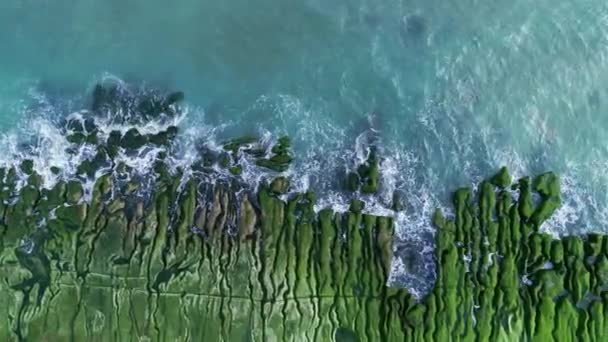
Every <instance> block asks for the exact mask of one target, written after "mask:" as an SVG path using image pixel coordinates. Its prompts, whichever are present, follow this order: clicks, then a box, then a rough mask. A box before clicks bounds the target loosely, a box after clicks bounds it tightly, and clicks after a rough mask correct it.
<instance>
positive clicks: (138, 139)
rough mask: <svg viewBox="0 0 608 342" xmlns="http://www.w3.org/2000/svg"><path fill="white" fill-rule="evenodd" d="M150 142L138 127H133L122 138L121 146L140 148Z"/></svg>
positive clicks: (133, 148)
mask: <svg viewBox="0 0 608 342" xmlns="http://www.w3.org/2000/svg"><path fill="white" fill-rule="evenodd" d="M147 142H148V138H147V137H146V136H144V135H141V134H140V133H139V131H138V130H137V129H136V128H131V129H130V130H128V131H127V133H125V134H124V135H123V136H122V138H121V139H120V146H121V147H123V148H126V149H132V150H135V149H138V148H140V147H142V146H144V145H145V144H146V143H147Z"/></svg>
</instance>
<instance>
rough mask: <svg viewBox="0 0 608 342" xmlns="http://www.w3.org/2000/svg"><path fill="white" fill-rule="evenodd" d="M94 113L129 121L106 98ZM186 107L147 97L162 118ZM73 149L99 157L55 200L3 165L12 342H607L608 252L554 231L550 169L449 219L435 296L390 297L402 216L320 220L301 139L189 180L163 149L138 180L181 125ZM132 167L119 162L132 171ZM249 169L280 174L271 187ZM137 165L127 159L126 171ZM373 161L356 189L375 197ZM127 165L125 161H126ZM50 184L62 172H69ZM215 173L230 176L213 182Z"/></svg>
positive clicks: (95, 131) (4, 271)
mask: <svg viewBox="0 0 608 342" xmlns="http://www.w3.org/2000/svg"><path fill="white" fill-rule="evenodd" d="M94 96H95V97H94V101H93V112H96V111H102V110H116V107H117V106H119V107H121V106H122V108H123V109H124V107H127V106H133V102H128V101H127V102H126V103H125V102H120V101H116V100H115V97H116V94H114V93H113V90H112V89H106V88H103V87H97V88H96V89H95V92H94ZM182 97H183V94H181V93H174V94H170V95H168V96H165V97H160V98H151V99H144V100H139V102H137V108H139V110H140V111H141V108H144V109H145V112H146V113H148V114H149V115H152V116H158V115H164V114H166V113H167V112H170V111H173V110H174V109H175V107H174V103H175V102H176V101H179V100H180V99H181V98H182ZM66 126H67V127H68V128H69V131H68V132H66V135H67V139H68V141H70V142H71V143H72V144H74V145H75V146H95V149H94V151H96V153H95V154H94V155H92V156H91V158H87V159H85V160H83V161H82V163H81V164H80V165H78V166H77V168H76V174H75V175H74V177H72V178H70V179H65V180H63V179H59V181H57V182H56V183H54V184H53V185H52V186H49V187H45V185H44V184H43V181H42V176H41V175H40V174H38V173H37V172H36V168H35V167H34V163H33V162H32V161H31V160H24V161H23V162H21V163H20V164H19V165H15V166H12V167H5V168H0V341H337V342H347V341H349V342H350V341H452V340H453V341H457V340H479V341H517V340H534V341H551V340H556V341H575V340H576V341H598V340H602V339H603V337H604V336H605V335H606V326H605V322H606V320H605V318H604V317H605V314H606V310H607V309H608V306H607V305H606V300H607V297H608V241H606V240H607V239H606V237H605V236H604V235H598V234H592V235H587V236H572V237H564V238H561V239H556V238H554V237H552V236H550V235H547V234H544V233H542V232H541V231H540V230H539V229H540V226H541V225H542V224H543V222H545V221H546V220H548V219H549V218H550V217H551V215H552V214H553V213H554V212H555V210H556V209H557V208H558V207H559V206H560V203H561V198H560V186H559V179H558V177H557V176H556V175H555V174H553V173H546V174H542V175H539V176H537V177H535V178H528V177H525V178H521V179H519V180H515V181H514V180H512V178H511V176H510V174H509V172H508V170H507V169H506V168H503V169H501V170H500V171H499V172H498V173H497V174H496V175H495V176H493V177H490V178H489V180H487V181H484V182H482V183H481V184H480V185H479V186H478V188H477V192H476V193H474V192H473V191H472V190H471V189H469V188H463V189H459V190H457V191H456V192H455V193H454V196H453V202H454V209H455V210H454V214H453V215H451V216H453V217H451V216H450V217H446V216H444V214H443V213H442V212H441V211H439V210H438V211H437V212H436V213H435V215H434V217H433V218H432V221H433V223H434V225H435V226H436V228H437V231H436V235H435V239H436V267H437V269H436V272H437V279H436V283H435V285H434V287H433V290H432V291H431V292H430V293H428V294H426V296H424V297H423V298H415V297H414V296H412V295H411V294H410V293H408V290H407V289H402V288H391V287H388V286H387V280H388V277H389V272H390V270H391V262H392V258H393V248H392V240H393V231H394V229H395V228H396V227H395V226H394V225H395V222H394V220H393V218H392V217H384V216H376V215H372V214H370V213H368V212H366V211H365V203H364V202H363V201H360V200H357V199H355V200H353V202H352V204H351V206H350V209H349V210H348V211H346V212H341V213H338V212H334V211H332V210H331V209H322V210H320V211H317V210H315V209H316V206H315V205H316V204H317V198H316V197H317V196H316V195H315V194H314V193H312V192H307V193H294V192H293V191H291V190H290V180H289V178H288V177H287V176H286V175H282V174H280V172H282V171H284V170H286V169H288V167H289V163H290V162H291V161H292V160H293V158H294V156H293V155H292V153H291V150H290V147H291V142H290V140H289V139H288V138H287V137H283V138H281V139H279V140H278V141H277V142H276V144H274V145H273V146H270V147H268V148H267V149H266V150H265V149H263V148H262V146H261V145H260V144H259V142H258V141H257V139H255V138H249V137H246V138H240V139H235V140H232V141H228V142H226V143H225V144H223V146H222V150H223V152H221V153H206V154H204V156H203V158H201V161H200V162H198V163H195V164H193V165H192V166H191V170H184V169H182V168H176V169H172V168H171V167H170V160H168V158H167V156H166V154H165V153H159V154H158V155H157V156H156V158H155V161H154V165H153V166H152V169H153V172H152V175H148V176H142V175H139V176H138V174H137V172H134V171H136V170H133V168H132V167H130V166H128V165H127V164H126V163H124V158H123V157H124V155H125V153H126V154H128V153H130V152H133V153H135V152H136V151H140V150H141V149H142V148H145V146H153V147H154V146H156V147H158V146H166V145H170V144H171V141H172V139H174V138H175V136H176V135H177V132H178V129H177V127H175V126H168V127H166V128H165V129H164V130H162V131H161V132H155V133H140V132H139V131H138V130H137V129H136V128H130V129H128V130H124V131H119V130H112V131H110V132H102V130H101V129H100V127H98V126H97V125H96V123H95V121H94V120H85V119H83V120H71V121H68V122H67V124H66ZM121 156H123V157H121ZM243 156H248V157H249V158H251V160H253V163H254V164H255V165H257V166H259V167H263V168H267V169H269V170H272V171H273V172H275V176H274V177H271V178H269V179H267V180H266V181H264V182H262V184H261V185H260V186H259V187H258V188H257V189H252V188H250V187H247V185H246V184H243V183H242V182H240V181H239V178H240V176H241V174H242V172H243V170H244V168H245V167H248V166H247V165H244V164H243V163H244V160H245V159H243V158H244V157H243ZM121 158H123V159H121ZM378 158H379V156H377V155H376V153H375V151H374V152H373V153H372V154H370V156H369V158H368V160H367V161H366V162H365V163H363V164H362V165H360V166H359V167H358V169H357V170H356V172H353V173H350V174H348V175H346V176H345V182H344V184H345V187H346V188H347V189H348V190H350V191H353V192H354V194H355V198H356V197H357V194H365V195H364V196H362V198H364V197H365V196H369V195H370V194H374V193H375V192H377V191H378V188H379V186H380V177H381V172H380V170H379V166H378ZM121 160H123V161H121ZM51 171H52V173H54V174H59V173H60V172H61V170H60V169H58V168H53V169H52V170H51ZM212 173H219V174H223V175H225V176H226V177H224V178H221V179H222V180H221V181H210V179H212V178H210V177H209V175H210V174H212Z"/></svg>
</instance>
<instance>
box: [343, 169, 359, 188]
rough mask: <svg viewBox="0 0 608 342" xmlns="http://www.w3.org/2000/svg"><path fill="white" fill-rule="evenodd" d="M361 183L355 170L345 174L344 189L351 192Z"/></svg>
mask: <svg viewBox="0 0 608 342" xmlns="http://www.w3.org/2000/svg"><path fill="white" fill-rule="evenodd" d="M360 185H361V177H359V174H358V173H356V172H349V173H348V174H347V175H346V181H345V186H346V190H348V191H351V192H356V191H357V190H359V186H360Z"/></svg>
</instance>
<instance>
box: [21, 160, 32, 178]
mask: <svg viewBox="0 0 608 342" xmlns="http://www.w3.org/2000/svg"><path fill="white" fill-rule="evenodd" d="M21 171H22V172H23V173H25V174H26V175H31V174H32V173H33V172H34V161H33V160H31V159H26V160H24V161H22V162H21Z"/></svg>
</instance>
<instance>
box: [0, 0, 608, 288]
mask: <svg viewBox="0 0 608 342" xmlns="http://www.w3.org/2000/svg"><path fill="white" fill-rule="evenodd" d="M607 57H608V4H607V3H605V2H602V1H598V0H577V1H574V0H564V1H549V0H540V1H528V0H515V1H502V0H501V1H480V0H465V1H439V0H424V1H422V0H410V1H394V0H388V1H378V0H373V1H372V0H367V1H361V0H349V1H346V0H339V1H321V0H300V1H292V0H287V1H278V0H260V1H255V2H252V1H244V0H229V1H200V0H184V1H178V2H167V1H161V0H104V1H99V0H78V1H76V0H56V1H43V0H19V1H18V0H4V1H2V2H0V136H1V137H0V148H1V150H0V151H1V153H0V162H1V163H3V164H11V163H15V161H16V160H19V158H24V157H26V156H27V157H32V156H34V158H35V160H36V167H37V168H38V169H39V170H40V171H43V170H44V169H45V168H48V166H50V165H52V164H59V165H60V166H64V169H66V170H68V169H69V167H67V166H68V165H69V164H70V161H69V160H66V158H67V157H66V154H65V153H64V150H65V146H66V142H65V140H64V137H63V136H62V135H61V134H60V132H59V131H58V130H57V128H56V126H57V125H56V123H57V122H59V121H60V119H61V118H63V117H65V116H66V115H68V114H70V113H72V112H74V111H77V110H80V109H82V108H84V107H85V106H86V103H87V101H88V96H89V94H90V92H91V90H92V88H93V86H94V85H95V83H96V82H99V81H105V82H114V83H120V84H124V87H125V88H129V89H137V88H141V87H144V86H145V87H151V88H156V89H163V90H164V89H166V90H182V91H184V92H185V94H186V104H185V106H186V107H187V114H186V115H185V117H183V118H182V119H181V120H180V121H179V125H180V127H181V128H182V135H181V137H180V138H181V139H182V140H183V143H184V146H188V141H192V140H195V139H198V140H200V139H205V140H206V141H208V142H209V143H210V144H214V143H216V142H219V141H221V140H222V139H225V138H228V137H234V136H237V135H241V134H257V135H260V136H263V137H265V138H267V139H276V137H278V136H280V135H282V134H289V135H290V136H291V137H292V138H293V140H294V144H295V150H296V155H297V160H296V163H295V165H294V166H293V168H292V169H291V170H290V171H288V173H290V174H291V175H292V177H294V181H295V183H296V184H295V186H296V189H297V190H304V189H309V188H310V189H313V190H316V191H317V192H318V194H319V197H320V204H319V206H333V207H334V208H336V209H338V210H340V209H342V210H343V209H344V208H345V207H346V205H347V203H348V199H349V197H348V195H347V194H344V193H342V192H341V191H340V189H339V187H338V185H337V184H336V180H337V179H338V176H339V175H341V174H343V172H344V170H345V169H347V168H349V167H352V166H353V165H354V163H355V162H356V160H358V159H362V158H364V157H365V151H366V147H367V146H368V143H369V141H370V140H373V141H375V142H376V143H377V144H378V145H379V146H380V149H381V153H382V156H383V161H382V170H383V177H384V180H383V184H382V191H381V194H380V195H378V196H375V197H370V198H368V199H367V201H368V206H367V207H368V210H370V211H374V212H378V213H385V214H388V215H393V216H395V217H396V222H397V225H398V226H397V236H396V248H395V254H396V256H397V257H398V258H396V261H395V263H394V265H393V266H394V270H393V274H392V279H391V282H392V283H393V284H396V285H401V286H407V287H409V288H411V289H413V290H417V291H419V292H421V293H423V292H424V291H426V290H428V286H429V285H428V284H430V282H428V280H432V279H433V277H434V275H433V257H432V255H433V251H432V246H433V244H432V236H433V228H432V227H431V225H430V222H429V218H430V214H431V213H432V211H433V210H434V208H435V207H437V206H443V207H447V206H449V194H450V190H453V189H455V188H456V187H459V186H465V185H471V184H474V183H476V182H477V181H479V180H480V179H482V178H483V177H486V176H488V175H490V174H491V173H492V172H494V171H496V170H497V168H498V167H500V166H502V165H506V166H508V167H509V168H511V169H512V170H513V171H514V173H515V175H516V176H517V175H520V176H522V175H526V174H535V173H539V172H543V171H547V170H553V171H556V172H558V173H560V175H561V176H562V179H563V184H562V186H563V192H564V201H565V203H564V206H563V207H562V209H560V211H559V212H558V214H557V215H556V216H555V218H554V219H552V220H551V221H550V222H548V223H546V224H545V226H544V227H543V229H545V230H546V231H549V232H552V233H555V234H577V233H582V232H585V231H603V232H608V223H607V220H608V208H607V205H608V196H607V195H606V192H607V190H608V176H607V173H606V169H607V167H608V148H607V146H608V90H607V89H608V87H606V84H608V62H607ZM152 126H153V125H152ZM188 151H189V150H188V148H184V149H183V150H182V153H181V154H180V155H179V157H177V156H176V163H182V164H184V165H187V163H188V160H189V158H191V154H190V153H189V152H188ZM137 162H138V163H141V164H142V165H144V164H146V163H149V160H148V159H146V158H142V159H141V160H139V161H137ZM63 176H64V177H70V176H71V175H70V174H69V172H67V173H66V174H65V175H63ZM264 176H265V175H263V174H257V173H255V172H254V171H252V172H251V173H248V174H246V177H248V179H249V180H250V181H251V182H252V184H253V183H255V182H256V181H259V179H260V178H262V177H264ZM49 177H50V176H49ZM48 181H49V182H52V179H51V178H49V180H48ZM395 190H398V191H401V192H402V193H404V194H405V196H406V198H407V202H408V208H407V210H405V211H404V212H401V213H393V212H391V211H390V210H388V209H387V208H388V207H389V203H390V201H391V198H392V194H393V191H395Z"/></svg>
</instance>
